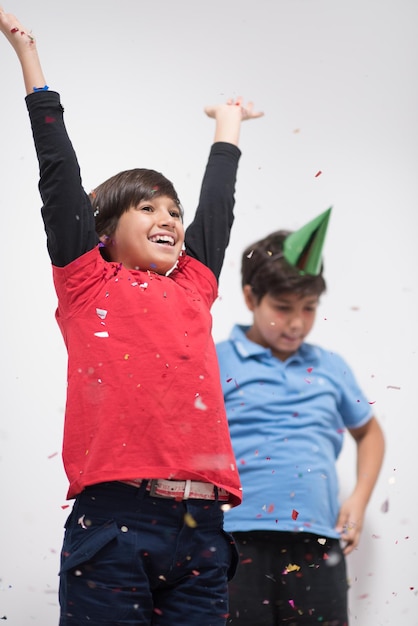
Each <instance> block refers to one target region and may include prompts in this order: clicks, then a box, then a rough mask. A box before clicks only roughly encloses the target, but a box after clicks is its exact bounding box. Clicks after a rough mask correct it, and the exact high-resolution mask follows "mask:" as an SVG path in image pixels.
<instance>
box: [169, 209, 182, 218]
mask: <svg viewBox="0 0 418 626" xmlns="http://www.w3.org/2000/svg"><path fill="white" fill-rule="evenodd" d="M170 215H171V217H175V218H177V219H179V218H180V212H179V211H175V210H174V211H170Z"/></svg>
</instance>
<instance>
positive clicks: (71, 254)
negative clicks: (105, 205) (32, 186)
mask: <svg viewBox="0 0 418 626" xmlns="http://www.w3.org/2000/svg"><path fill="white" fill-rule="evenodd" d="M0 30H1V32H2V33H3V34H4V36H5V37H6V39H7V40H8V41H9V42H10V44H11V45H12V47H13V48H14V50H15V52H16V55H17V57H18V60H19V62H20V65H21V68H22V73H23V79H24V83H25V89H26V94H27V97H26V104H27V107H28V111H29V116H30V120H31V124H32V132H33V137H34V142H35V148H36V152H37V156H38V161H39V170H40V181H39V191H40V194H41V197H42V201H43V204H44V206H43V209H42V217H43V220H44V224H45V231H46V234H47V245H48V251H49V255H50V257H51V261H52V263H53V264H54V265H58V266H64V265H66V264H67V263H70V262H71V261H73V260H74V259H75V258H77V257H78V256H80V255H81V254H83V253H84V252H86V251H87V250H89V249H91V248H92V247H93V246H94V245H95V244H96V243H97V236H96V233H95V227H94V216H93V212H92V209H91V204H90V201H89V199H88V196H87V195H86V193H85V192H84V189H83V187H82V184H81V178H80V170H79V166H78V162H77V157H76V155H75V152H74V150H73V147H72V144H71V142H70V140H69V138H68V135H67V131H66V129H65V126H64V120H63V108H62V106H61V103H60V99H59V95H58V94H57V93H56V92H52V91H51V92H50V91H48V90H47V89H48V88H47V85H46V80H45V76H44V73H43V70H42V67H41V63H40V60H39V56H38V51H37V46H36V41H35V38H34V36H33V35H32V34H31V33H30V32H29V31H28V30H27V29H26V28H25V27H24V26H23V25H22V24H21V23H20V22H19V20H18V19H17V18H16V17H15V16H14V15H12V14H10V13H5V12H4V10H3V8H2V7H0Z"/></svg>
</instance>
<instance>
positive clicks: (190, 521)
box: [184, 513, 197, 528]
mask: <svg viewBox="0 0 418 626" xmlns="http://www.w3.org/2000/svg"><path fill="white" fill-rule="evenodd" d="M184 523H185V524H186V526H189V528H196V526H197V522H196V520H195V518H194V517H193V515H191V514H190V513H185V514H184Z"/></svg>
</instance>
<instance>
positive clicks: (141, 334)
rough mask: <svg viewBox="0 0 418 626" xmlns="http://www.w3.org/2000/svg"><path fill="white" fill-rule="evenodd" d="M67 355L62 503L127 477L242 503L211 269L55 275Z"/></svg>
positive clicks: (94, 257) (88, 269) (75, 265)
mask: <svg viewBox="0 0 418 626" xmlns="http://www.w3.org/2000/svg"><path fill="white" fill-rule="evenodd" d="M53 271H54V282H55V288H56V291H57V295H58V309H57V313H56V317H57V321H58V324H59V326H60V329H61V332H62V334H63V337H64V341H65V344H66V346H67V351H68V393H67V405H66V417H65V426H64V442H63V460H64V466H65V470H66V472H67V476H68V479H69V481H70V487H69V491H68V498H72V497H74V496H76V495H77V494H78V493H79V492H80V491H82V489H83V488H84V487H86V486H87V485H92V484H96V483H100V482H106V481H114V480H131V479H135V478H172V479H193V480H201V481H206V482H210V483H213V484H215V485H217V486H218V487H222V488H224V489H226V490H227V491H229V492H230V493H231V504H233V505H237V504H239V503H240V501H241V487H240V481H239V476H238V472H237V468H236V464H235V459H234V454H233V451H232V446H231V442H230V436H229V430H228V424H227V419H226V415H225V409H224V402H223V395H222V389H221V385H220V377H219V369H218V362H217V357H216V351H215V347H214V343H213V340H212V336H211V329H212V318H211V314H210V307H211V305H212V304H213V302H214V300H215V298H216V297H217V283H216V279H215V276H214V275H213V274H212V272H211V271H210V270H209V269H208V268H207V267H206V266H205V265H203V264H202V263H200V262H199V261H197V260H195V259H193V258H191V257H188V256H187V255H184V256H181V257H180V259H179V262H178V265H177V268H176V269H175V270H174V271H173V272H172V273H171V274H170V275H169V276H161V275H159V274H155V273H152V272H146V271H145V272H143V271H134V270H128V269H126V268H124V267H123V266H122V265H120V264H117V263H109V262H107V261H105V260H104V259H103V258H102V256H101V254H100V251H99V248H97V247H96V248H94V249H93V250H91V251H89V252H87V253H86V254H84V255H83V256H81V257H79V258H77V259H76V260H75V261H73V262H72V263H70V264H69V265H66V266H65V267H62V268H60V267H54V268H53Z"/></svg>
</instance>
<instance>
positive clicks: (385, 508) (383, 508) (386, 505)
mask: <svg viewBox="0 0 418 626" xmlns="http://www.w3.org/2000/svg"><path fill="white" fill-rule="evenodd" d="M380 510H381V511H382V513H387V512H388V511H389V500H385V501H384V502H383V504H382V506H381V507H380Z"/></svg>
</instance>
